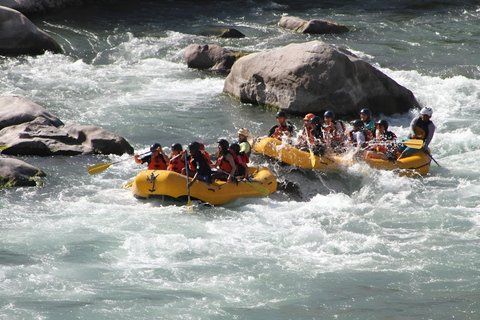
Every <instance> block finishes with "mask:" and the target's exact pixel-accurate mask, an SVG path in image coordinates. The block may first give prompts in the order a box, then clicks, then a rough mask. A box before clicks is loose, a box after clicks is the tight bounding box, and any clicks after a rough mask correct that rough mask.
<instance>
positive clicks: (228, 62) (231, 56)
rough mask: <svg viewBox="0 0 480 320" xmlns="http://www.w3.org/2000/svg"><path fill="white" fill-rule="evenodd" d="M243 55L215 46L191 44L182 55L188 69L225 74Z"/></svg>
mask: <svg viewBox="0 0 480 320" xmlns="http://www.w3.org/2000/svg"><path fill="white" fill-rule="evenodd" d="M243 55H244V54H242V53H238V52H235V51H233V50H231V49H227V48H223V47H220V46H218V45H216V44H210V45H209V44H203V45H202V44H191V45H189V46H188V47H187V48H186V49H185V51H184V53H183V57H184V58H185V61H186V62H187V65H188V67H189V68H196V69H206V70H210V71H216V72H225V73H226V72H229V71H230V69H231V67H232V65H233V64H234V63H235V61H236V60H237V59H238V58H239V57H241V56H243Z"/></svg>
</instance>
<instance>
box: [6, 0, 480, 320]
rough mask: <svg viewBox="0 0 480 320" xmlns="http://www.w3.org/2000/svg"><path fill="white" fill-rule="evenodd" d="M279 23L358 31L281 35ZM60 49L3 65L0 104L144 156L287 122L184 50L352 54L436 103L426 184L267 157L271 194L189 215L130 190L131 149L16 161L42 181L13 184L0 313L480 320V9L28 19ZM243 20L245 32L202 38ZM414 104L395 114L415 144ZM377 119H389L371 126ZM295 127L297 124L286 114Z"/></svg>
mask: <svg viewBox="0 0 480 320" xmlns="http://www.w3.org/2000/svg"><path fill="white" fill-rule="evenodd" d="M284 14H288V15H291V16H298V17H301V18H303V19H313V18H316V19H327V20H331V21H335V22H338V23H342V24H345V25H347V26H349V27H350V28H351V29H352V30H351V31H350V32H349V33H346V34H342V35H338V36H333V35H325V36H322V35H304V34H296V33H293V32H291V31H287V30H282V29H279V28H278V27H277V26H276V23H277V22H278V20H279V19H280V17H281V16H282V15H284ZM33 21H34V22H35V23H36V24H37V25H38V26H39V27H41V28H43V29H44V30H46V31H47V32H49V33H50V34H51V35H52V36H53V37H54V38H55V39H56V40H57V41H58V42H59V43H60V44H61V45H62V47H63V49H64V51H65V53H64V54H58V55H53V54H50V53H47V54H45V55H42V56H38V57H16V58H13V57H8V58H7V57H0V73H1V77H0V94H1V95H13V94H14V95H22V96H25V97H27V98H29V99H31V100H32V101H34V102H36V103H38V104H40V105H42V106H43V107H45V108H46V109H47V110H49V111H50V112H52V113H53V114H55V115H56V116H58V117H59V118H60V119H61V120H62V121H64V122H65V123H75V124H92V125H98V126H101V127H102V128H104V129H106V130H109V131H113V132H116V133H118V134H120V135H121V136H123V137H125V138H126V139H127V140H128V141H129V142H130V143H131V144H132V145H133V146H134V147H135V149H136V150H137V151H139V152H142V151H144V150H146V149H147V148H148V146H149V145H151V144H152V143H153V142H160V143H161V144H162V145H163V146H164V147H165V150H167V149H168V146H170V145H171V144H172V143H174V142H180V143H182V144H186V143H188V142H191V141H193V140H199V141H203V142H204V143H205V144H206V146H207V150H208V151H211V152H213V151H215V147H216V140H217V139H218V138H219V137H226V138H228V139H230V140H233V139H234V138H235V137H236V131H237V130H238V129H239V128H240V127H248V128H249V129H250V130H251V131H252V133H253V134H254V135H262V134H264V133H266V132H267V130H268V128H270V126H271V125H272V124H274V123H275V117H274V114H275V111H271V110H265V109H262V108H259V107H256V106H252V105H248V104H242V103H239V102H238V101H236V100H235V99H231V98H229V97H228V96H225V95H224V94H222V88H223V83H224V79H225V77H224V76H223V75H214V74H210V73H207V72H202V71H198V70H191V69H188V68H187V66H186V63H185V61H184V59H183V50H184V49H185V48H186V47H187V46H188V45H190V44H192V43H214V44H219V45H222V46H225V47H231V48H236V49H239V50H246V51H265V50H271V49H274V48H279V47H282V46H285V45H287V44H290V43H298V42H305V41H311V40H321V41H325V42H327V43H331V44H335V45H338V46H346V47H347V48H349V49H350V50H352V51H353V52H355V53H356V54H357V55H359V56H360V57H362V59H364V60H366V61H368V62H369V63H371V64H373V65H375V66H376V67H377V68H379V69H380V70H381V71H383V72H384V73H386V74H388V75H389V76H390V77H392V78H393V79H394V80H396V81H397V82H398V83H400V84H401V85H403V86H405V87H407V88H409V89H410V90H412V92H413V93H414V94H415V96H416V97H417V99H418V100H419V101H420V102H421V103H422V104H423V105H425V106H430V107H432V108H433V109H434V114H433V117H432V120H433V121H434V123H435V124H436V126H437V131H436V134H435V137H434V139H433V142H432V143H431V145H430V147H431V149H432V152H433V156H434V157H435V159H436V160H437V161H438V163H439V164H440V165H441V166H437V165H435V164H433V163H432V166H431V168H430V173H429V174H428V175H427V176H425V177H423V178H413V179H412V178H406V177H399V176H397V175H395V174H393V173H392V172H386V171H378V170H374V169H371V168H365V167H362V166H360V165H357V166H354V167H352V168H350V169H348V170H347V171H344V172H339V173H322V172H308V171H304V170H300V169H294V168H291V167H288V166H282V165H279V164H276V163H274V162H272V161H268V160H267V159H265V158H262V157H260V156H254V157H253V159H252V160H253V161H254V163H255V164H257V165H267V166H269V168H270V169H271V170H272V171H273V172H274V173H275V175H276V177H277V179H278V181H279V183H280V184H282V185H285V184H287V183H295V184H296V185H297V186H298V190H297V191H296V192H295V193H292V192H289V191H285V190H284V189H285V188H283V189H280V190H279V191H278V192H277V193H275V194H273V195H272V196H270V197H269V198H253V199H239V200H236V201H234V202H232V203H229V204H227V205H224V206H217V207H209V206H204V205H199V204H196V205H195V208H194V212H193V213H187V212H186V210H185V207H182V206H174V205H169V204H168V203H162V202H159V201H141V200H137V199H135V198H133V197H132V195H131V193H130V191H129V190H125V189H120V186H121V184H122V183H124V182H125V181H129V180H131V179H132V178H133V177H134V176H135V174H136V173H137V172H139V171H140V170H142V168H144V167H142V166H141V165H138V164H135V163H134V162H133V161H124V162H121V163H119V164H117V165H114V166H112V167H110V168H109V169H108V170H106V171H105V172H103V173H100V174H97V175H93V176H91V175H89V174H88V173H87V167H88V166H90V165H93V164H96V163H100V162H105V163H107V162H114V161H118V160H122V159H126V158H128V157H129V156H128V155H123V156H87V155H85V156H76V157H63V156H62V157H46V158H41V157H21V159H22V160H25V161H27V162H28V163H31V164H33V165H36V166H38V167H40V168H42V169H43V170H44V171H45V172H46V173H47V174H48V176H47V177H46V178H45V180H44V186H42V187H35V188H20V189H9V190H0V230H1V233H0V319H8V320H12V319H479V318H480V66H479V61H480V51H479V49H478V48H479V47H480V22H479V21H480V4H479V3H478V2H477V1H399V0H397V1H380V0H376V1H354V0H352V1H347V0H340V1H277V2H274V1H240V0H238V1H228V2H227V1H225V2H222V1H202V2H187V1H157V2H155V1H138V2H136V3H135V5H132V4H129V5H127V4H125V5H122V4H118V5H115V6H114V7H112V8H109V9H104V8H100V7H90V8H73V9H70V10H66V11H64V12H61V13H56V14H52V15H49V16H45V17H37V18H35V19H34V20H33ZM218 26H227V27H235V28H237V29H238V30H240V31H242V32H243V33H244V34H245V35H246V37H245V38H244V39H218V38H215V37H208V36H201V32H202V31H204V30H207V29H210V28H213V27H218ZM417 112H418V110H412V111H411V112H409V113H407V114H400V115H394V116H391V117H385V119H387V120H388V121H389V122H390V124H391V129H392V130H393V131H394V132H395V133H397V135H398V136H400V137H405V136H406V134H407V127H408V124H409V122H410V120H411V119H412V117H413V116H415V115H416V114H417ZM377 118H379V116H377ZM291 120H292V121H293V122H294V123H296V124H297V125H299V124H300V123H301V118H299V117H293V118H292V119H291Z"/></svg>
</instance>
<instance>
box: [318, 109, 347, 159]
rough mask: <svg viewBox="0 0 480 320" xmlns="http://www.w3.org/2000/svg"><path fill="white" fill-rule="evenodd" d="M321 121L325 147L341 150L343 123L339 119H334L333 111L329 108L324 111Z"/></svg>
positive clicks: (343, 135) (343, 132) (343, 131)
mask: <svg viewBox="0 0 480 320" xmlns="http://www.w3.org/2000/svg"><path fill="white" fill-rule="evenodd" d="M323 121H324V122H325V124H324V125H323V131H324V139H325V144H326V147H327V148H330V149H331V150H333V151H343V148H342V147H343V143H344V142H345V133H346V132H345V130H346V127H345V124H344V123H343V122H342V121H340V120H335V113H333V111H331V110H327V111H325V113H324V114H323Z"/></svg>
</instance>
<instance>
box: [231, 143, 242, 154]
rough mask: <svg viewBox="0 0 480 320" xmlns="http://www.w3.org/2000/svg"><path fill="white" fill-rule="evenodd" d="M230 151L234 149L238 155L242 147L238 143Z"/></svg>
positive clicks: (232, 145) (233, 144)
mask: <svg viewBox="0 0 480 320" xmlns="http://www.w3.org/2000/svg"><path fill="white" fill-rule="evenodd" d="M230 149H232V150H233V152H235V154H238V153H239V152H240V145H239V144H238V143H232V144H231V145H230Z"/></svg>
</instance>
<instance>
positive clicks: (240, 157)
mask: <svg viewBox="0 0 480 320" xmlns="http://www.w3.org/2000/svg"><path fill="white" fill-rule="evenodd" d="M230 152H231V153H232V155H233V153H234V154H235V155H236V159H235V160H236V163H237V176H236V177H237V178H239V179H245V180H248V163H249V162H250V159H249V158H248V155H247V154H246V153H245V152H243V151H241V150H240V145H239V144H238V143H232V144H231V145H230Z"/></svg>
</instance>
